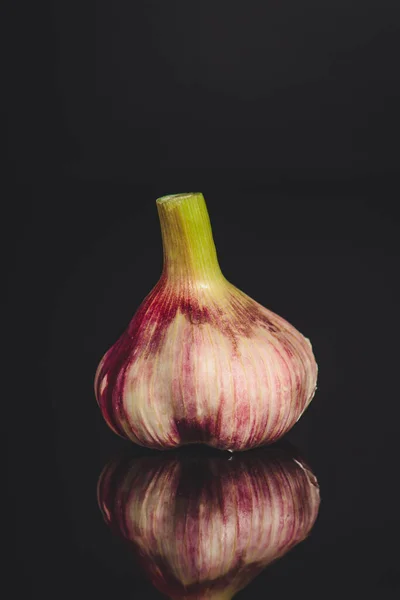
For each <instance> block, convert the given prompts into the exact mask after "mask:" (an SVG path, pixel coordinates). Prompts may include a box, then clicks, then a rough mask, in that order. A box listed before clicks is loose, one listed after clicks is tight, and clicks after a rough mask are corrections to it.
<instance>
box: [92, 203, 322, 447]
mask: <svg viewBox="0 0 400 600" xmlns="http://www.w3.org/2000/svg"><path fill="white" fill-rule="evenodd" d="M157 208H158V213H159V218H160V223H161V232H162V239H163V251H164V267H163V272H162V275H161V278H160V280H159V281H158V283H157V285H156V286H155V287H154V288H153V290H152V291H151V292H150V294H149V295H148V296H147V297H146V298H145V300H144V301H143V302H142V304H141V306H140V307H139V309H138V311H137V312H136V314H135V315H134V317H133V319H132V321H131V322H130V324H129V326H128V329H127V331H126V332H125V333H124V334H123V335H122V336H121V337H120V339H119V340H118V341H117V342H116V343H115V344H114V345H113V346H112V347H111V348H110V350H108V352H107V353H106V354H105V355H104V357H103V359H102V360H101V362H100V364H99V366H98V369H97V372H96V377H95V392H96V398H97V401H98V404H99V406H100V408H101V411H102V413H103V416H104V418H105V420H106V422H107V423H108V425H109V426H110V427H111V429H113V430H114V431H115V432H116V433H117V434H119V435H121V436H123V437H126V438H128V439H130V440H132V441H133V442H135V443H137V444H140V445H142V446H147V447H151V448H158V449H165V448H173V447H176V446H180V445H182V444H189V443H194V442H202V443H205V444H208V445H210V446H214V447H217V448H221V449H230V450H245V449H248V448H252V447H254V446H259V445H261V444H266V443H271V442H273V441H275V440H277V439H278V438H280V437H281V436H282V435H284V434H285V433H286V432H287V431H288V430H289V429H290V428H291V427H292V426H293V425H294V424H295V423H296V421H297V420H298V419H299V418H300V416H301V415H302V413H303V412H304V410H305V409H306V408H307V406H308V404H309V403H310V402H311V400H312V398H313V395H314V393H315V389H316V380H317V365H316V362H315V359H314V356H313V353H312V348H311V344H310V342H309V340H308V339H306V338H305V337H303V335H302V334H301V333H299V332H298V331H297V330H296V329H295V328H294V327H293V326H292V325H290V324H289V323H288V322H287V321H285V320H284V319H283V318H281V317H279V316H278V315H276V314H274V313H273V312H271V311H269V310H267V309H266V308H264V307H263V306H261V305H260V304H258V303H257V302H255V301H254V300H252V299H251V298H250V297H249V296H247V295H246V294H244V293H243V292H242V291H240V290H239V289H237V288H236V287H235V286H234V285H232V284H231V283H229V282H228V281H227V280H226V279H225V277H224V276H223V274H222V272H221V269H220V267H219V264H218V260H217V254H216V250H215V245H214V241H213V237H212V232H211V225H210V220H209V217H208V212H207V207H206V204H205V201H204V197H203V195H202V194H200V193H190V194H177V195H173V196H164V197H162V198H159V199H158V200H157Z"/></svg>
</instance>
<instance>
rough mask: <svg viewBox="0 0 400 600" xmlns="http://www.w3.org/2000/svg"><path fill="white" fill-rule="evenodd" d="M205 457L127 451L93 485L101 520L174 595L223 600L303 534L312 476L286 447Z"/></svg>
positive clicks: (310, 519) (312, 500)
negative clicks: (145, 454)
mask: <svg viewBox="0 0 400 600" xmlns="http://www.w3.org/2000/svg"><path fill="white" fill-rule="evenodd" d="M209 453H211V456H205V455H204V453H203V454H201V453H198V452H195V453H191V452H188V451H187V450H186V452H185V453H183V452H182V451H179V450H178V451H175V452H172V453H167V454H165V453H164V454H158V455H156V456H154V455H153V456H147V457H141V458H137V457H136V458H135V457H132V455H130V454H127V455H125V456H123V457H122V458H121V459H120V460H116V461H112V462H110V463H109V464H108V465H107V466H106V468H105V469H104V470H103V473H102V475H101V476H100V479H99V483H98V502H99V507H100V509H101V511H102V514H103V517H104V519H105V521H106V523H107V524H108V525H109V526H110V527H111V528H112V529H113V531H114V532H115V533H117V534H119V535H120V536H122V537H123V538H125V540H127V541H128V542H129V545H130V547H131V549H132V550H133V551H134V554H135V556H136V559H137V561H139V563H140V564H141V566H142V567H143V569H144V571H145V572H146V573H147V575H148V577H149V578H150V580H151V581H152V583H153V585H155V587H156V588H158V589H159V590H160V591H161V592H162V593H164V594H166V595H167V596H169V597H170V598H173V599H178V598H179V599H181V600H182V599H187V600H189V599H191V600H195V599H201V598H204V599H206V598H207V599H214V600H224V599H225V600H229V599H230V598H232V597H233V596H234V595H235V594H236V592H238V591H239V590H240V589H242V588H243V587H245V586H246V585H247V584H248V583H249V582H250V581H251V580H252V579H253V578H254V577H255V576H256V575H257V574H258V573H259V572H260V571H261V570H262V569H264V568H265V567H266V566H267V565H268V564H269V563H271V562H272V561H274V560H276V559H278V558H280V557H282V556H283V555H284V554H286V553H287V552H288V551H289V550H290V549H291V548H293V547H294V546H295V545H296V544H298V543H299V542H300V541H302V540H304V538H305V537H306V536H307V535H308V534H309V532H310V530H311V528H312V527H313V525H314V522H315V520H316V518H317V514H318V509H319V504H320V495H319V487H318V483H317V480H316V479H315V477H314V475H313V474H312V473H311V471H310V470H309V468H308V467H307V465H306V464H305V463H304V461H302V459H301V458H299V457H298V456H297V455H296V454H293V453H292V452H291V451H290V450H289V451H288V450H287V449H282V448H276V447H273V446H272V447H268V448H263V449H259V450H255V451H251V452H246V453H243V454H235V455H233V457H231V459H230V460H229V459H228V458H227V455H226V454H222V453H216V452H215V451H214V452H212V451H211V450H210V451H209Z"/></svg>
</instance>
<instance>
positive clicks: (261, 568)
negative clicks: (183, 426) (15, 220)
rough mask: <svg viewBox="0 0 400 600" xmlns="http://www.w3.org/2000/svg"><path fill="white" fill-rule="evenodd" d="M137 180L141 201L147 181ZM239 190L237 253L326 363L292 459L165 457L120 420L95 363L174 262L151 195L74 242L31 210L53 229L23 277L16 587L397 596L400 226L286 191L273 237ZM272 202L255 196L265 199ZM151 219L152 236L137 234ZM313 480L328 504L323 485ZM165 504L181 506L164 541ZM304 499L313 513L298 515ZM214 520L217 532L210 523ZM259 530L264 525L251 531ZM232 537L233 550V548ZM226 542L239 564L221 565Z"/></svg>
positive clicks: (237, 275) (172, 511) (70, 218)
mask: <svg viewBox="0 0 400 600" xmlns="http://www.w3.org/2000/svg"><path fill="white" fill-rule="evenodd" d="M131 191H132V192H133V193H134V194H135V195H136V196H137V198H139V196H140V194H139V191H140V190H139V191H138V190H137V189H134V188H132V190H131ZM142 192H144V190H142ZM238 196H239V194H237V193H236V196H235V192H234V191H232V193H231V195H230V199H231V203H230V204H229V218H228V220H227V218H226V214H227V213H226V209H227V206H228V199H227V198H226V200H224V201H223V202H222V203H221V202H220V203H217V201H215V203H214V208H213V202H212V195H211V201H209V210H210V214H211V215H212V216H213V223H214V235H215V238H216V239H217V240H218V239H219V247H220V248H221V250H220V261H221V264H222V265H224V266H225V271H226V272H227V273H229V276H230V278H231V279H234V281H235V283H238V284H240V286H241V287H242V288H243V289H246V291H247V292H248V293H250V294H251V295H252V296H253V297H255V298H257V299H258V300H259V301H260V302H262V303H264V304H265V305H267V306H269V307H270V308H272V309H275V311H276V312H279V313H281V314H283V315H284V316H285V317H286V318H288V319H290V321H291V322H292V323H294V324H295V325H296V326H297V327H298V328H299V329H300V330H301V331H304V333H307V335H308V337H310V339H311V340H312V342H313V348H314V351H315V355H316V357H317V361H318V364H319V382H318V390H317V393H316V395H315V398H314V400H313V401H312V403H311V405H310V406H309V408H308V409H307V411H306V412H305V414H304V415H303V416H302V418H301V419H300V420H299V422H298V423H297V424H296V425H295V426H294V428H293V429H292V430H291V431H290V432H289V434H288V435H287V436H286V437H285V438H284V440H283V442H282V443H283V446H284V454H283V458H282V459H281V458H279V460H278V463H276V460H277V459H276V457H275V454H274V453H275V452H277V453H278V456H279V452H281V451H282V448H279V447H278V448H274V446H272V447H271V448H260V449H256V450H253V451H250V452H245V453H234V454H233V455H230V454H229V453H227V452H219V451H212V450H207V449H204V448H201V447H200V448H197V447H191V448H187V449H185V448H182V449H181V450H180V451H179V452H178V453H176V454H175V453H174V452H157V451H149V450H146V449H144V448H140V447H138V446H134V445H132V444H131V443H129V442H126V441H124V440H122V439H121V438H119V437H117V436H116V435H115V434H114V433H113V432H112V431H111V430H109V429H108V427H107V425H106V424H105V422H104V421H103V418H102V416H101V414H100V411H99V409H98V406H97V404H96V400H95V397H94V391H93V378H94V373H95V370H96V367H97V364H98V361H99V360H100V358H101V356H102V353H103V352H104V351H105V350H106V349H107V347H108V346H109V345H110V344H111V343H113V341H114V340H115V338H116V337H117V336H118V335H119V334H120V332H122V330H123V329H124V328H125V326H126V324H127V322H128V321H129V319H130V318H131V316H132V314H133V312H134V311H135V310H136V308H137V306H138V304H139V303H140V301H141V300H142V298H143V296H144V295H145V294H146V293H147V291H148V290H149V289H150V288H151V286H152V285H153V284H154V282H155V280H156V278H157V276H158V274H159V267H160V264H161V255H160V253H161V247H160V241H159V239H158V235H159V232H158V229H157V220H156V216H155V215H154V214H153V213H154V204H153V202H152V199H149V200H148V201H146V203H143V204H140V202H139V203H138V204H136V205H135V207H134V208H133V207H130V208H129V207H126V209H125V211H126V212H122V215H123V216H122V217H121V216H118V215H117V213H115V214H114V215H113V217H112V218H110V213H109V212H108V208H107V209H106V205H98V212H97V213H96V214H95V213H90V214H91V215H92V216H93V215H95V216H93V222H91V223H89V221H88V220H86V221H85V222H83V224H82V223H81V224H80V225H79V224H77V220H76V217H75V210H77V204H76V203H75V204H74V211H73V212H71V213H67V212H66V213H65V215H64V221H63V226H62V227H60V228H59V230H58V234H57V235H55V233H54V232H53V231H51V230H50V229H48V223H50V222H51V221H52V219H53V218H55V217H54V214H53V213H51V209H49V208H48V209H47V210H50V213H49V212H42V213H41V214H40V213H39V215H36V217H34V219H33V223H34V224H35V225H36V226H37V227H36V229H35V230H32V231H31V232H30V233H29V232H27V233H28V238H27V239H25V240H24V243H23V245H22V246H21V247H22V248H23V249H26V248H27V247H29V240H32V239H33V238H35V243H34V244H33V245H32V246H30V249H31V250H30V252H25V251H24V253H23V257H21V261H20V267H21V268H20V269H19V270H18V271H16V272H15V274H14V286H15V289H16V290H17V291H18V294H17V296H16V297H17V300H16V304H15V306H14V309H16V312H17V314H19V315H20V318H23V315H25V316H26V319H23V321H22V322H21V321H20V322H19V324H18V327H19V325H23V327H22V329H21V330H20V335H21V336H22V337H18V338H17V337H15V336H14V338H13V341H12V344H14V345H11V347H12V348H14V351H15V353H16V354H15V355H16V356H17V355H18V356H19V357H20V360H22V357H23V360H24V370H23V372H22V371H21V370H20V363H15V364H14V368H16V370H15V372H14V371H12V372H13V379H12V381H13V382H14V386H16V387H14V390H15V389H17V388H18V389H19V391H18V394H19V395H17V393H14V394H13V396H12V399H13V405H12V409H13V410H14V409H15V413H14V417H13V423H14V428H13V435H15V436H16V437H15V439H14V440H12V442H11V446H10V448H11V451H10V458H11V479H10V485H9V491H10V493H11V497H12V501H13V506H14V508H15V516H16V520H15V523H16V530H15V542H16V557H17V569H18V571H17V572H18V576H17V577H16V578H14V579H13V581H14V586H16V588H18V587H19V586H20V585H21V586H22V587H23V589H25V590H30V591H32V593H33V594H34V595H35V594H38V593H39V590H40V594H43V597H47V596H50V595H53V597H54V596H56V597H57V598H70V597H71V596H74V597H75V594H76V593H77V590H78V591H79V594H81V595H82V597H84V596H90V597H96V598H98V599H99V600H100V599H106V598H109V597H110V596H113V597H116V596H118V597H122V596H129V597H130V598H154V599H155V598H162V597H168V594H170V596H171V597H180V598H184V597H188V598H189V597H190V598H192V597H193V598H194V597H207V595H206V594H208V595H209V597H215V598H217V597H220V598H228V597H230V596H229V594H231V595H232V593H234V592H235V591H236V590H237V589H239V590H240V591H238V592H237V597H238V598H265V597H267V596H268V595H273V594H279V597H280V598H293V597H297V594H301V595H302V596H303V595H304V596H305V595H306V596H307V597H308V598H310V599H313V598H316V599H317V598H320V597H321V596H323V597H325V598H331V597H332V598H337V597H338V596H340V597H342V598H354V597H362V596H363V595H365V594H373V595H374V596H375V597H376V598H378V597H379V598H385V599H386V598H396V597H397V594H398V592H399V571H398V556H399V554H398V537H399V534H400V529H399V527H400V520H399V512H398V506H399V495H398V484H397V479H398V472H399V469H398V464H399V463H398V459H399V450H398V428H399V425H398V417H399V408H398V407H399V404H398V382H397V380H398V358H399V355H398V342H397V339H398V334H399V319H398V299H399V295H398V294H399V287H398V242H397V239H398V238H397V237H396V234H397V233H398V230H399V229H398V226H399V224H398V222H397V221H396V219H395V218H394V215H393V214H392V213H390V212H389V209H388V208H387V207H386V208H385V205H384V206H383V207H382V206H380V205H378V204H377V203H374V202H372V201H371V202H370V203H368V202H367V201H363V200H361V199H360V198H358V199H356V200H355V202H354V204H353V205H351V206H349V205H346V204H343V203H341V201H340V199H339V200H338V202H337V203H333V202H331V203H330V204H326V205H325V206H327V207H328V208H329V210H330V213H329V214H326V213H325V212H324V210H323V209H322V207H321V205H320V204H319V203H318V202H313V201H309V200H306V199H303V200H302V203H301V206H300V205H299V204H298V203H296V202H295V201H293V199H290V198H289V197H288V196H279V195H277V194H274V193H270V194H269V196H268V198H269V200H268V202H269V204H268V206H269V217H270V218H272V217H273V220H274V223H276V226H275V227H274V229H273V230H269V232H268V236H267V233H266V229H265V225H264V223H262V222H260V221H259V220H257V221H254V219H250V218H249V217H246V219H247V221H246V222H245V223H244V222H243V217H242V212H241V209H240V210H239V209H238V204H237V203H233V202H232V198H236V200H237V201H238ZM261 196H262V194H261V193H258V194H255V193H254V192H248V196H247V197H248V199H250V200H251V201H252V202H253V203H254V206H258V207H260V206H261V204H260V202H261ZM224 202H225V204H224ZM47 206H49V205H47ZM288 209H289V210H290V211H291V213H290V214H291V216H289V218H287V220H286V226H285V227H283V226H282V223H283V220H284V217H285V216H286V212H287V210H288ZM260 210H261V209H260ZM385 211H387V212H385ZM84 214H86V215H87V217H88V213H84ZM51 215H53V216H51ZM296 215H297V218H295V216H296ZM42 218H43V223H44V224H45V225H44V226H43V224H42V225H40V223H41V219H42ZM138 219H140V222H141V223H142V224H143V223H146V229H148V230H149V231H151V234H150V233H149V237H146V236H144V235H142V236H139V234H138V235H137V236H136V237H135V236H132V228H134V227H136V225H135V223H136V222H137V220H138ZM298 222H300V223H301V225H302V228H301V229H296V224H297V223H298ZM316 222H318V223H319V228H318V229H316V228H315V227H314V225H315V223H316ZM142 227H144V225H142ZM137 231H139V230H137ZM238 231H240V232H241V235H240V238H239V237H238V236H237V233H238ZM38 232H39V233H41V235H42V238H41V239H40V236H39V238H38V237H37V234H38ZM29 236H30V237H29ZM239 239H240V248H239ZM49 240H51V241H52V251H51V252H48V245H47V243H48V242H49ZM255 257H259V259H257V260H255ZM260 257H262V259H263V263H262V264H261V262H260V260H261V259H260ZM22 258H23V260H22ZM289 273H290V277H289V275H288V274H289ZM27 283H28V284H29V290H30V291H29V302H27V297H26V295H24V294H25V289H26V285H27ZM28 317H29V318H28ZM18 327H17V329H18ZM21 340H24V344H23V346H24V348H25V351H24V352H23V353H22V354H21V344H22V342H21ZM18 352H19V354H18ZM18 369H19V370H18ZM20 397H22V398H23V399H22V400H21V401H20V402H19V401H18V400H17V398H20ZM17 438H19V439H17ZM285 444H286V446H285ZM278 446H279V444H278ZM274 457H275V458H274ZM274 461H275V462H274ZM296 461H297V462H296ZM277 464H278V467H279V468H278V467H277V466H276V465H277ZM213 465H214V466H213ZM302 465H303V466H304V465H306V467H305V469H306V471H304V470H303V469H302ZM277 470H278V471H277ZM107 473H108V474H110V476H109V477H108V475H107ZM160 473H163V475H162V477H163V478H164V479H163V480H162V481H163V482H164V483H162V482H161V481H160V477H161V476H160ZM304 473H307V475H306V476H305V478H304V477H303V475H304ZM105 474H106V475H107V476H106V475H105ZM280 478H283V479H284V480H285V481H286V484H287V485H288V486H289V489H290V490H292V491H291V492H290V493H288V494H287V495H286V496H285V494H286V492H282V494H281V495H282V497H283V498H286V500H285V502H286V503H285V502H284V506H285V508H284V509H282V510H281V509H279V508H277V505H276V503H275V504H274V500H273V498H272V499H271V498H269V497H268V490H269V489H270V488H271V489H275V488H274V485H275V484H274V481H277V480H280ZM297 478H300V479H299V481H300V484H301V485H300V484H298V479H297ZM271 482H272V483H271ZM291 482H292V483H291ZM293 482H294V483H293ZM312 482H314V483H312ZM299 485H300V488H299ZM301 486H303V487H301ZM313 486H315V489H317V487H316V486H318V487H319V495H320V504H319V498H318V503H317V502H316V500H315V497H314V496H312V495H311V496H310V494H311V492H310V490H311V491H312V490H313V489H314V487H313ZM178 488H179V490H181V492H179V493H178V491H177V490H178ZM260 489H261V490H263V492H262V494H261V496H260V497H258V495H257V493H256V492H255V490H260ZM285 489H286V488H285ZM299 489H300V491H299ZM240 490H245V495H247V496H246V498H247V500H243V502H241V500H240ZM293 490H295V491H293ZM296 490H297V491H296ZM301 490H303V491H301ZM152 494H153V497H152ZM296 494H297V495H296ZM149 495H150V497H149ZM236 497H238V498H239V500H237V499H236V500H235V498H236ZM161 498H162V499H163V502H164V501H165V503H166V504H165V506H164V505H163V507H164V508H163V510H164V512H163V515H162V517H160V518H159V520H156V521H155V523H153V524H152V525H151V535H150V533H149V531H148V523H149V522H152V521H151V519H153V517H154V514H153V513H154V511H156V513H157V511H159V510H160V508H159V507H158V508H157V506H158V505H157V501H158V500H159V499H161ZM218 498H220V500H218ZM268 498H269V499H268ZM154 503H155V504H156V507H154ZM310 503H311V504H310ZM227 505H229V515H230V516H229V518H226V519H225V520H224V518H223V517H222V516H221V515H224V514H225V513H224V511H226V510H227V509H226V506H227ZM224 507H225V508H224ZM146 511H147V512H146ZM152 511H153V512H152ZM235 511H236V513H235ZM282 511H283V512H282ZM299 511H300V513H301V514H302V515H303V517H304V515H308V517H307V519H308V520H307V519H306V520H304V519H305V517H304V518H303V517H302V518H303V521H301V519H300V521H301V523H300V521H299V514H300V513H299ZM157 514H158V513H157ZM216 515H217V516H216ZM218 515H219V517H218ZM201 519H203V521H202V520H201ZM218 519H219V521H218ZM243 519H244V521H243ZM268 519H269V521H268ZM188 520H190V523H191V525H190V527H189V525H185V523H187V522H188ZM215 520H217V521H218V523H219V525H218V526H219V527H220V529H219V533H218V537H217V538H215V532H214V533H213V535H214V538H213V537H212V535H211V532H210V531H211V530H208V529H207V527H209V525H207V523H208V524H209V523H210V522H211V523H214V521H215ZM172 521H173V522H174V523H175V525H176V526H174V527H173V526H172V525H171V523H172ZM146 523H147V525H146ZM243 523H247V524H248V523H252V525H246V527H247V533H246V534H245V533H243V534H241V533H240V531H242V532H243V528H245V526H244V525H243ZM257 523H258V524H257ZM268 523H269V524H268ZM271 523H272V525H271ZM274 523H275V525H273V524H274ZM299 523H300V525H299ZM279 524H280V525H279ZM285 524H286V526H287V527H288V526H289V525H288V524H291V527H292V529H291V533H288V532H287V531H286V534H285V535H286V538H284V537H283V538H282V539H280V538H279V535H280V534H279V535H278V534H274V535H275V538H274V536H272V537H271V527H272V526H274V527H278V526H281V527H283V529H284V526H285ZM185 527H187V529H185ZM224 527H225V530H224ZM263 528H264V531H263ZM268 528H269V529H268ZM278 528H279V527H278ZM182 531H184V532H185V531H186V533H185V534H183V533H182ZM199 531H200V532H201V535H200V534H199ZM232 531H234V532H236V533H235V535H233V534H232ZM268 531H269V532H270V533H268ZM188 532H189V533H188ZM245 532H246V528H245ZM249 532H250V533H249ZM228 534H230V535H231V537H229V535H228ZM208 535H209V536H210V547H209V551H210V556H207V555H206V554H207V543H206V541H205V539H204V537H206V538H207V536H208ZM241 535H244V536H245V535H248V538H243V537H241ZM282 535H283V534H282ZM174 536H176V537H174ZM199 536H200V538H201V541H200V538H199ZM232 536H233V537H232ZM252 536H253V537H254V536H256V537H257V536H259V537H257V539H258V542H257V543H256V542H254V543H253V542H252V541H251V540H252V539H253V537H252ZM263 536H264V537H263ZM188 538H189V539H188ZM219 538H220V542H221V544H222V540H225V542H224V544H225V546H223V548H224V549H223V550H222V549H220V550H218V551H217V550H216V547H215V544H216V543H217V540H219ZM185 540H186V541H185ZM229 540H230V541H229ZM246 540H247V541H246ZM274 540H275V541H274ZM278 542H279V543H278ZM292 542H293V544H292ZM226 544H228V546H229V544H231V547H228V546H227V545H226ZM246 544H249V546H254V547H253V552H246V551H244V549H243V546H246ZM160 545H161V546H160ZM278 546H279V548H278ZM160 547H161V550H160ZM221 548H222V547H221ZM240 548H241V550H240ZM223 552H224V553H225V554H224V556H225V555H226V554H227V553H228V554H229V552H231V553H232V556H231V558H230V559H229V560H228V559H226V557H225V559H224V561H222V558H221V556H220V554H223ZM199 553H200V555H201V561H203V562H201V561H200V562H201V565H202V567H201V568H200V567H199V562H198V561H199V560H200V559H199ZM229 556H230V555H229ZM190 557H192V562H190ZM196 561H197V562H196ZM207 561H208V563H207ZM221 561H222V562H221ZM196 565H197V566H196ZM179 578H181V579H179ZM185 586H186V587H185ZM196 586H197V587H196ZM243 586H244V587H243ZM184 592H185V593H186V592H187V595H186V596H185V595H184ZM195 592H199V594H201V593H203V596H201V595H200V596H195V595H193V594H194V593H195ZM211 593H213V594H214V596H210V594H211ZM190 594H192V595H190ZM204 594H205V595H204ZM218 594H219V596H218ZM224 594H225V595H224Z"/></svg>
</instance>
